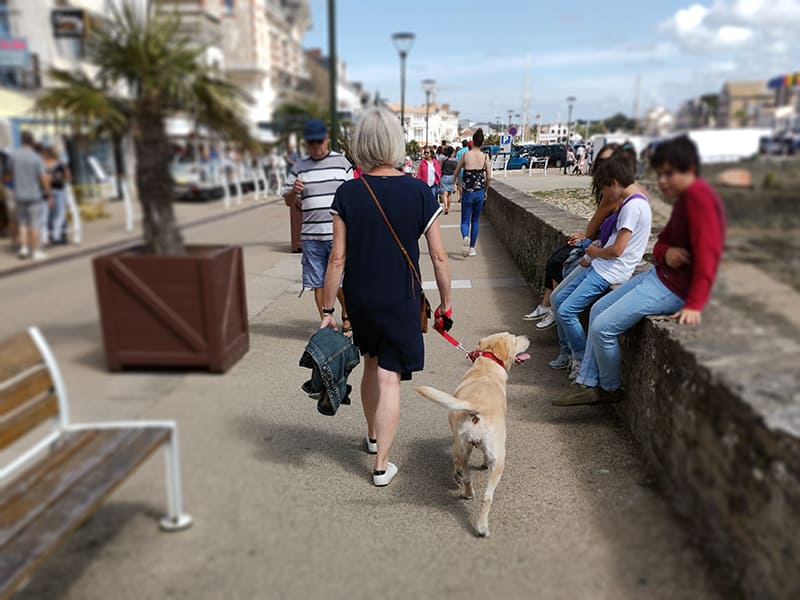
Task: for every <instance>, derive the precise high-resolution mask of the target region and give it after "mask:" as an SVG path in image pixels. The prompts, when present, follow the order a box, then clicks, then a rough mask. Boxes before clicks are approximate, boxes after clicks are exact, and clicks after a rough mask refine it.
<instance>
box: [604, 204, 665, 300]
mask: <svg viewBox="0 0 800 600" xmlns="http://www.w3.org/2000/svg"><path fill="white" fill-rule="evenodd" d="M629 198H630V196H629ZM652 221H653V212H652V210H651V209H650V203H649V202H648V201H647V200H646V199H645V198H643V197H641V196H637V197H635V198H631V199H630V200H628V199H627V198H626V202H625V204H624V206H623V207H622V208H621V209H620V211H619V216H618V217H617V224H616V227H614V231H613V232H612V233H611V237H610V238H608V241H607V242H606V245H605V246H603V247H604V248H605V247H607V246H611V245H612V244H613V243H614V242H615V241H616V239H617V234H618V233H619V231H620V230H621V229H627V230H628V231H630V232H631V237H630V239H629V240H628V245H627V246H625V250H623V251H622V255H621V256H618V257H616V258H595V259H594V260H593V261H592V268H593V269H594V270H595V271H597V274H598V275H600V276H601V277H602V278H603V279H605V280H606V281H607V282H608V283H610V284H611V285H615V284H618V283H625V282H626V281H628V279H630V278H631V275H633V270H634V269H635V268H636V265H638V264H639V263H640V262H641V260H642V256H643V255H644V251H645V248H646V247H647V240H649V239H650V225H651V224H652Z"/></svg>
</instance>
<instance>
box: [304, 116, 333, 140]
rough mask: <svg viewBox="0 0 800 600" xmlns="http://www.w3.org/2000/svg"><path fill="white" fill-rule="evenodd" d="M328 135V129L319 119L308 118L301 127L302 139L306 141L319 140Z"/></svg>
mask: <svg viewBox="0 0 800 600" xmlns="http://www.w3.org/2000/svg"><path fill="white" fill-rule="evenodd" d="M326 137H328V129H327V128H326V127H325V123H323V122H322V121H321V120H320V119H309V120H308V121H306V124H305V127H303V139H304V140H305V141H307V142H319V141H321V140H324V139H325V138H326Z"/></svg>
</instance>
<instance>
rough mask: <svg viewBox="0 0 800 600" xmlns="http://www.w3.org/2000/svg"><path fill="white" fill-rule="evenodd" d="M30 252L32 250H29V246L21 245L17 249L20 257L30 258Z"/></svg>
mask: <svg viewBox="0 0 800 600" xmlns="http://www.w3.org/2000/svg"><path fill="white" fill-rule="evenodd" d="M30 254H31V252H30V250H28V247H27V246H20V247H19V250H17V256H19V257H20V258H28V256H30Z"/></svg>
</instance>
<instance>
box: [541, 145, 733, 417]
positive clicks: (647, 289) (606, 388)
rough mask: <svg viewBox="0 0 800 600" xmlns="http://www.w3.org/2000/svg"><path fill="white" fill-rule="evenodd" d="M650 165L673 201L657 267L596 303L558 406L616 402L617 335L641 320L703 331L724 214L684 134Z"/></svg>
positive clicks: (618, 391)
mask: <svg viewBox="0 0 800 600" xmlns="http://www.w3.org/2000/svg"><path fill="white" fill-rule="evenodd" d="M651 165H652V167H653V168H654V169H655V171H656V174H657V176H658V187H659V189H660V190H661V193H662V194H663V195H664V196H665V197H668V198H674V199H675V205H674V206H673V208H672V214H671V215H670V219H669V222H668V223H667V225H666V226H665V227H664V230H663V231H662V232H661V233H660V234H659V236H658V241H657V242H656V245H655V247H654V248H653V260H654V262H655V267H654V268H652V269H650V270H649V271H646V272H644V273H640V274H639V275H637V276H636V277H634V278H633V279H631V280H630V281H628V283H626V284H625V285H623V286H621V287H619V288H617V289H616V290H614V291H612V292H611V293H609V294H608V295H606V296H604V297H603V298H601V299H600V300H598V301H597V302H596V303H595V304H594V306H592V309H591V312H590V316H589V334H588V339H587V343H586V350H585V355H584V360H583V363H582V365H581V368H580V371H579V373H578V377H577V380H576V381H577V383H578V384H579V385H580V388H579V389H578V390H577V391H574V392H571V393H568V394H565V395H564V396H562V397H561V398H559V399H557V400H555V401H554V402H553V404H555V405H556V406H575V405H579V404H600V403H608V402H619V401H620V400H621V399H622V388H621V381H620V348H619V342H618V339H617V338H618V336H619V334H621V333H623V332H625V331H627V330H629V329H630V328H631V327H633V326H634V325H635V324H636V323H637V322H639V320H640V319H641V318H642V317H645V316H647V315H659V314H668V315H670V316H671V318H673V319H676V320H677V321H678V323H681V324H684V323H685V324H687V325H699V324H700V321H701V318H700V315H701V311H702V310H703V307H704V306H705V304H706V302H707V301H708V297H709V294H710V292H711V287H712V285H713V284H714V280H715V278H716V274H717V267H718V266H719V261H720V259H721V257H722V249H723V246H724V242H725V229H726V218H725V210H724V208H723V206H722V202H721V201H720V199H719V196H717V194H716V193H715V192H714V190H713V189H711V187H710V186H709V185H708V184H707V183H706V182H705V181H704V180H703V179H701V178H700V176H699V175H700V161H699V158H698V154H697V147H696V146H695V144H694V142H692V141H691V140H690V139H689V138H688V137H687V136H685V135H682V136H679V137H677V138H674V139H672V140H668V141H666V142H663V143H661V144H659V146H658V147H657V148H656V149H655V152H654V153H653V157H652V159H651Z"/></svg>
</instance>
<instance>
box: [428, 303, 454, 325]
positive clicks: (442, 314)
mask: <svg viewBox="0 0 800 600" xmlns="http://www.w3.org/2000/svg"><path fill="white" fill-rule="evenodd" d="M433 318H434V321H433V328H434V329H435V330H436V331H439V332H442V331H450V330H451V329H452V328H453V307H452V306H451V307H449V308H447V309H445V308H444V306H442V305H441V304H440V305H439V306H437V307H436V310H435V311H434V313H433Z"/></svg>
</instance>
